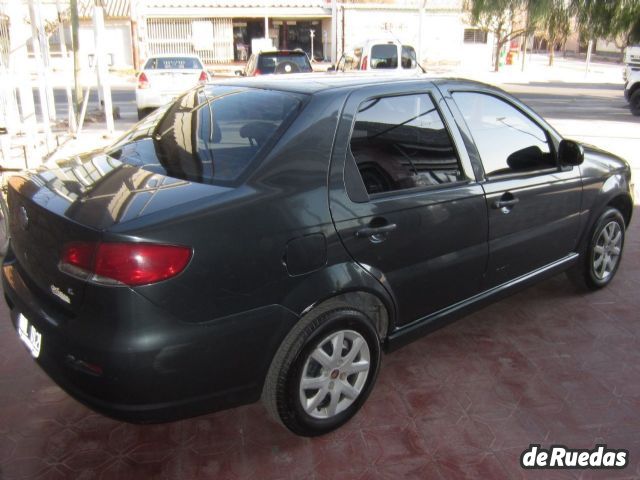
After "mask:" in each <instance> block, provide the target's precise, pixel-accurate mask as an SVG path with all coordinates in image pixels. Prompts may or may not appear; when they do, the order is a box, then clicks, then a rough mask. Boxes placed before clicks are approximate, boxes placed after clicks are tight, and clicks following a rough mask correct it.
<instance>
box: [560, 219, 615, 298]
mask: <svg viewBox="0 0 640 480" xmlns="http://www.w3.org/2000/svg"><path fill="white" fill-rule="evenodd" d="M624 235H625V223H624V218H623V217H622V214H621V213H620V212H619V211H618V210H617V209H615V208H610V209H608V210H607V211H605V212H604V213H603V214H602V216H601V217H600V219H599V220H598V222H597V223H596V225H595V227H594V229H593V233H592V235H591V239H590V241H589V245H588V247H587V251H586V255H585V256H584V259H583V261H582V262H581V263H580V264H579V265H578V267H577V268H575V269H573V270H571V271H570V272H569V276H570V277H571V278H572V279H573V280H574V281H576V282H577V283H578V285H580V286H584V287H586V288H587V289H589V290H597V289H600V288H602V287H605V286H607V285H608V284H609V283H610V282H611V280H613V277H614V276H615V274H616V272H617V271H618V266H619V265H620V259H621V258H622V249H623V248H624Z"/></svg>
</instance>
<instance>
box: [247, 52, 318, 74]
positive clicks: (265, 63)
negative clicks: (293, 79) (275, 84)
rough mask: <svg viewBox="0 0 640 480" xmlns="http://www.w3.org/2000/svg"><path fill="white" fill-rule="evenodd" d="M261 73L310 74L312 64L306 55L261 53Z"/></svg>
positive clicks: (259, 63) (259, 65) (259, 64)
mask: <svg viewBox="0 0 640 480" xmlns="http://www.w3.org/2000/svg"><path fill="white" fill-rule="evenodd" d="M258 69H259V70H260V72H261V73H300V72H310V71H311V70H312V69H311V64H310V63H309V59H308V58H307V55H306V54H305V53H302V52H301V53H297V52H296V53H261V54H260V58H259V60H258Z"/></svg>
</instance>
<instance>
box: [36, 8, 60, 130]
mask: <svg viewBox="0 0 640 480" xmlns="http://www.w3.org/2000/svg"><path fill="white" fill-rule="evenodd" d="M36 13H37V17H38V33H39V34H40V48H41V49H42V50H41V54H42V63H43V64H44V83H45V88H46V92H47V101H48V102H49V103H48V107H49V118H51V120H55V119H56V102H55V99H54V97H53V86H52V85H51V52H50V51H49V38H48V36H47V32H46V31H45V29H44V24H43V23H42V2H41V0H36Z"/></svg>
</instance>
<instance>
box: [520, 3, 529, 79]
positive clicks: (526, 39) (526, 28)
mask: <svg viewBox="0 0 640 480" xmlns="http://www.w3.org/2000/svg"><path fill="white" fill-rule="evenodd" d="M530 28H531V0H529V1H528V2H527V24H526V27H525V32H524V41H523V44H524V45H523V46H524V49H523V50H522V67H521V68H520V71H521V72H524V63H525V59H526V57H527V44H528V43H529V29H530Z"/></svg>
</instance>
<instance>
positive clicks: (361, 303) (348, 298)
mask: <svg viewBox="0 0 640 480" xmlns="http://www.w3.org/2000/svg"><path fill="white" fill-rule="evenodd" d="M340 306H342V307H349V308H354V309H356V310H360V311H361V312H362V313H364V314H365V315H366V316H367V318H368V319H369V320H371V322H372V323H373V326H374V327H375V329H376V331H377V332H378V336H379V337H380V340H382V341H384V340H385V339H386V337H387V335H388V333H389V328H390V326H391V325H393V316H392V315H393V314H392V312H393V310H392V309H391V306H390V305H388V304H387V303H386V302H385V301H384V300H383V299H381V298H380V297H379V296H378V295H377V294H375V293H372V292H369V291H365V290H351V291H348V292H342V293H339V294H337V295H333V296H331V297H328V298H326V299H324V300H321V301H319V302H317V303H314V304H313V305H310V306H309V307H307V308H306V309H305V310H304V311H303V312H302V313H303V315H309V314H313V316H317V315H320V314H322V313H323V312H324V311H327V310H331V309H333V308H337V307H340Z"/></svg>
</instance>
